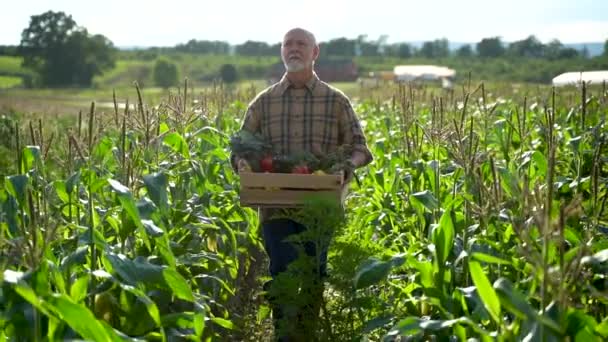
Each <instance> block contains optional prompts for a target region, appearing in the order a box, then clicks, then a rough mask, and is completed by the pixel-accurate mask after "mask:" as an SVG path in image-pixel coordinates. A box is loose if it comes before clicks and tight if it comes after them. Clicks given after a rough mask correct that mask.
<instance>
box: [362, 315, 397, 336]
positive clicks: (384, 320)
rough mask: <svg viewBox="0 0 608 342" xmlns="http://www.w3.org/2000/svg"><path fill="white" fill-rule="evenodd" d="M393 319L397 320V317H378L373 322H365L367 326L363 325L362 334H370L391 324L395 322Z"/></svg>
mask: <svg viewBox="0 0 608 342" xmlns="http://www.w3.org/2000/svg"><path fill="white" fill-rule="evenodd" d="M393 318H395V316H393V315H390V316H382V317H376V318H374V319H372V320H369V321H367V322H365V324H364V325H363V331H362V333H364V334H369V333H370V332H372V331H374V330H376V329H378V328H381V327H383V326H385V325H387V324H389V323H390V322H391V321H392V320H393Z"/></svg>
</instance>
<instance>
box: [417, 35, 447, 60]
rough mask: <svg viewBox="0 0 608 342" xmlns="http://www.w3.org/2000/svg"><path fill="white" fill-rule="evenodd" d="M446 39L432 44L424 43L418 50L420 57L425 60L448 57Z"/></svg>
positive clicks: (436, 40) (437, 40)
mask: <svg viewBox="0 0 608 342" xmlns="http://www.w3.org/2000/svg"><path fill="white" fill-rule="evenodd" d="M448 45H449V44H448V40H447V39H445V38H444V39H435V40H434V41H432V42H430V41H429V42H424V43H423V44H422V47H421V48H420V51H419V52H420V55H421V56H423V57H426V58H441V57H448V56H449V55H450V50H449V47H448Z"/></svg>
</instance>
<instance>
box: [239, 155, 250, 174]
mask: <svg viewBox="0 0 608 342" xmlns="http://www.w3.org/2000/svg"><path fill="white" fill-rule="evenodd" d="M236 170H237V172H238V173H241V172H251V166H249V163H248V162H247V160H245V159H243V158H239V159H237V161H236Z"/></svg>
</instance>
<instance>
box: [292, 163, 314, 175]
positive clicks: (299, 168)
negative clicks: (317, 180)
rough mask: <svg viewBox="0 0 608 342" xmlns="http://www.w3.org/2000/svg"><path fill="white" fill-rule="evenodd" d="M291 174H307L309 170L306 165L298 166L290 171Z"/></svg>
mask: <svg viewBox="0 0 608 342" xmlns="http://www.w3.org/2000/svg"><path fill="white" fill-rule="evenodd" d="M291 173H300V174H309V173H310V169H309V168H308V166H306V165H298V166H296V167H294V168H293V169H292V170H291Z"/></svg>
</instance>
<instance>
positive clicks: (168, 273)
mask: <svg viewBox="0 0 608 342" xmlns="http://www.w3.org/2000/svg"><path fill="white" fill-rule="evenodd" d="M163 276H164V278H165V282H166V283H167V284H168V285H169V287H170V288H171V290H172V291H173V294H174V295H176V296H177V298H180V299H183V300H187V301H189V302H194V295H193V294H192V289H191V288H190V286H189V285H188V282H187V281H186V279H184V277H182V275H181V274H179V273H178V272H177V271H176V270H174V269H172V268H165V269H164V270H163Z"/></svg>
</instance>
